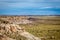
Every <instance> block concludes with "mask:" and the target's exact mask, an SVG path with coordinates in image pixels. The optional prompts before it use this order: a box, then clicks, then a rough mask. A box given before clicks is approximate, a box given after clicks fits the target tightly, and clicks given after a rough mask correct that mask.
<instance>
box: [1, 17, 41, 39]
mask: <svg viewBox="0 0 60 40" xmlns="http://www.w3.org/2000/svg"><path fill="white" fill-rule="evenodd" d="M29 23H32V21H30V20H28V19H27V18H21V19H19V17H18V18H16V17H11V18H9V17H6V18H5V17H4V18H0V40H41V39H40V38H38V37H35V36H34V35H32V34H30V33H29V32H27V31H25V29H24V28H22V27H21V26H20V25H19V24H29Z"/></svg>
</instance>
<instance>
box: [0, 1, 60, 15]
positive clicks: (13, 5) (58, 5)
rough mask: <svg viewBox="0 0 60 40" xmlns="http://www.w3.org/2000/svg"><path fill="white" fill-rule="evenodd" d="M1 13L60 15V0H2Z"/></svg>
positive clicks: (0, 2)
mask: <svg viewBox="0 0 60 40" xmlns="http://www.w3.org/2000/svg"><path fill="white" fill-rule="evenodd" d="M0 15H60V0H0Z"/></svg>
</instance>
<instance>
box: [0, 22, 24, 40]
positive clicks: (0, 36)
mask: <svg viewBox="0 0 60 40" xmlns="http://www.w3.org/2000/svg"><path fill="white" fill-rule="evenodd" d="M21 32H24V29H23V28H21V27H20V26H18V25H16V24H4V23H3V24H0V40H16V39H12V38H9V36H11V35H12V36H14V35H18V33H21ZM15 33H17V34H15Z"/></svg>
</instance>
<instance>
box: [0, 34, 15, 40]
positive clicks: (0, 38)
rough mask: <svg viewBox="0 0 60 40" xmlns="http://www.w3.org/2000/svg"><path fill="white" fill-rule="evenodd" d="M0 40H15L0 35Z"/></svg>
mask: <svg viewBox="0 0 60 40" xmlns="http://www.w3.org/2000/svg"><path fill="white" fill-rule="evenodd" d="M0 40H15V39H12V38H9V37H7V36H6V35H2V34H0Z"/></svg>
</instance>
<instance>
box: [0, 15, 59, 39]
mask: <svg viewBox="0 0 60 40" xmlns="http://www.w3.org/2000/svg"><path fill="white" fill-rule="evenodd" d="M0 40H60V16H0Z"/></svg>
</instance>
